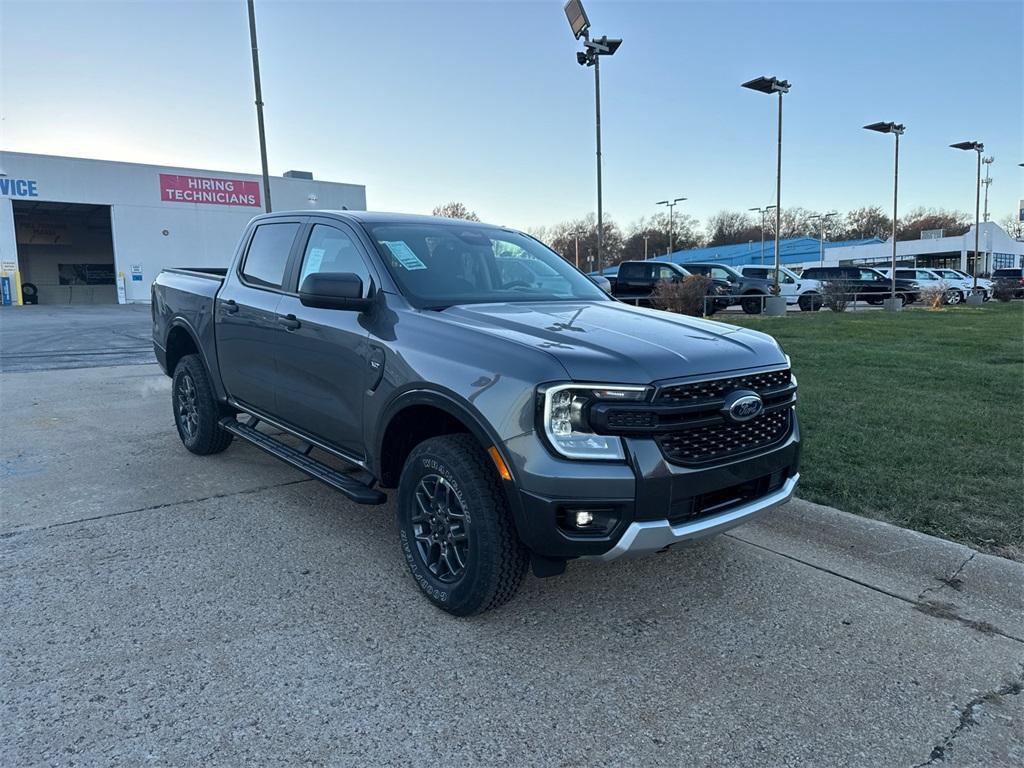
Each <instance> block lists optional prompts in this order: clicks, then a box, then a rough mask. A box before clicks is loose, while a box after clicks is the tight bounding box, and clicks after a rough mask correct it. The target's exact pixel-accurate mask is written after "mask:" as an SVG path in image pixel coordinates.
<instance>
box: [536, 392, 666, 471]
mask: <svg viewBox="0 0 1024 768" xmlns="http://www.w3.org/2000/svg"><path fill="white" fill-rule="evenodd" d="M646 391H647V387H641V386H630V385H619V384H557V385H555V386H550V387H547V388H544V389H543V390H542V392H541V396H542V397H543V410H542V413H541V419H542V422H543V423H542V426H543V429H544V435H545V437H547V439H548V443H549V444H550V445H551V447H552V448H554V449H555V451H557V452H558V453H560V454H561V455H562V456H565V457H566V458H567V459H599V460H605V461H621V460H622V459H624V458H625V453H624V452H623V450H622V440H620V439H619V438H618V437H611V436H608V435H597V434H594V432H593V431H592V430H591V429H590V425H589V424H588V423H587V409H588V408H589V406H590V404H591V403H594V402H597V401H598V400H600V401H604V402H609V401H611V402H623V401H626V400H643V399H644V394H645V392H646Z"/></svg>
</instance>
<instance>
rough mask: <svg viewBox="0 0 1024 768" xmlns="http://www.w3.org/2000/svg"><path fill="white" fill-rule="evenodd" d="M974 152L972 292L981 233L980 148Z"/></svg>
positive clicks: (976, 283)
mask: <svg viewBox="0 0 1024 768" xmlns="http://www.w3.org/2000/svg"><path fill="white" fill-rule="evenodd" d="M976 152H977V153H978V186H977V189H976V191H975V193H974V269H972V270H971V274H972V275H974V288H972V289H971V292H972V293H977V292H978V240H979V237H980V235H981V232H980V231H979V229H980V226H981V149H978V150H976Z"/></svg>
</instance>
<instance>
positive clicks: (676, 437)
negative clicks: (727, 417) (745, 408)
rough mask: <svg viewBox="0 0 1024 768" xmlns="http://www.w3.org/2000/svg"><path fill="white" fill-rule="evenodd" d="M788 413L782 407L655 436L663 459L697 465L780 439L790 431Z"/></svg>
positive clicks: (787, 410)
mask: <svg viewBox="0 0 1024 768" xmlns="http://www.w3.org/2000/svg"><path fill="white" fill-rule="evenodd" d="M787 376H788V372H787ZM791 412H792V408H784V409H780V410H775V411H769V412H768V413H762V414H761V415H760V416H758V417H757V418H755V419H751V420H750V421H746V422H743V423H740V424H736V423H732V422H726V421H722V422H720V423H718V424H711V425H707V426H703V427H692V428H690V429H685V430H681V431H679V432H671V433H669V434H665V435H659V436H658V437H656V438H655V439H656V440H657V442H658V446H659V447H660V448H661V451H662V453H663V454H664V455H665V458H666V459H668V460H669V461H671V462H675V463H677V464H698V463H703V462H707V461H715V460H717V459H723V458H726V457H729V456H736V455H739V454H742V453H748V452H750V451H756V450H760V449H763V448H767V447H768V446H770V445H774V444H775V443H777V442H780V441H781V440H783V439H784V438H785V437H786V436H787V435H788V434H789V429H790V422H791V421H792V419H791V418H790V414H791Z"/></svg>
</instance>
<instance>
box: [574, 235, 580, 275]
mask: <svg viewBox="0 0 1024 768" xmlns="http://www.w3.org/2000/svg"><path fill="white" fill-rule="evenodd" d="M573 237H574V238H575V239H576V269H579V268H580V233H579V232H574V233H573Z"/></svg>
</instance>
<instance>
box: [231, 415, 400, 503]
mask: <svg viewBox="0 0 1024 768" xmlns="http://www.w3.org/2000/svg"><path fill="white" fill-rule="evenodd" d="M220 426H221V428H222V429H226V430H227V431H228V432H231V433H232V434H234V435H237V436H238V437H240V438H242V439H243V440H246V441H248V442H250V443H252V444H253V445H255V446H256V447H257V448H260V449H262V450H264V451H266V452H267V453H269V454H270V455H271V456H276V457H277V458H279V459H280V460H281V461H283V462H286V463H288V464H291V465H292V466H293V467H295V468H296V469H298V470H300V471H302V472H305V473H306V474H307V475H309V476H310V477H314V478H316V479H317V480H320V481H321V482H323V483H327V485H329V486H331V487H332V488H335V489H337V490H339V491H341V492H342V493H343V494H345V495H346V496H348V497H349V498H350V499H352V501H354V502H356V503H357V504H383V503H384V502H385V501H387V498H388V497H387V496H386V495H385V494H384V493H383V492H382V491H379V490H377V489H376V488H371V487H370V486H368V485H366V484H365V483H361V482H359V480H356V479H355V478H354V477H351V476H349V475H346V474H345V473H344V472H339V471H338V470H336V469H333V468H332V467H329V466H327V465H326V464H324V463H323V462H320V461H317V460H316V459H313V458H310V456H309V455H308V452H307V453H303V452H302V451H299V450H296V449H295V448H292V447H291V446H290V445H285V444H284V443H282V442H281V441H280V440H275V439H274V438H273V437H271V436H270V435H267V434H264V433H263V432H260V431H259V430H258V429H256V428H255V427H254V426H250V425H249V424H243V423H242V422H240V421H237V420H236V419H235V418H234V417H231V416H226V417H224V418H223V419H221V420H220Z"/></svg>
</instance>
